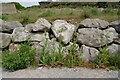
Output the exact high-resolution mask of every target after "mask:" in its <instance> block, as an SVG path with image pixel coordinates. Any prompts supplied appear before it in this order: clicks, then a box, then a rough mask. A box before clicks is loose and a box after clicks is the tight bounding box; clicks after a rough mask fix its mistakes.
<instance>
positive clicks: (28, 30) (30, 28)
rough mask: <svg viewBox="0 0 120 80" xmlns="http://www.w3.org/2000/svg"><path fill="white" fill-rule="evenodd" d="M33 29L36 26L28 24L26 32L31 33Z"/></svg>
mask: <svg viewBox="0 0 120 80" xmlns="http://www.w3.org/2000/svg"><path fill="white" fill-rule="evenodd" d="M33 27H34V24H27V25H26V26H25V31H26V32H31V31H32V29H33Z"/></svg>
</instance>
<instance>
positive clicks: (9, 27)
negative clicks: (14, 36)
mask: <svg viewBox="0 0 120 80" xmlns="http://www.w3.org/2000/svg"><path fill="white" fill-rule="evenodd" d="M0 22H1V20H0ZM22 26H23V25H22V24H21V23H20V22H19V21H11V22H6V21H2V24H1V25H0V31H2V32H9V33H12V31H13V29H14V28H16V27H22Z"/></svg>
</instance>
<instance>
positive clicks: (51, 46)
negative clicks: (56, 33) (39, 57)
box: [40, 39, 59, 54]
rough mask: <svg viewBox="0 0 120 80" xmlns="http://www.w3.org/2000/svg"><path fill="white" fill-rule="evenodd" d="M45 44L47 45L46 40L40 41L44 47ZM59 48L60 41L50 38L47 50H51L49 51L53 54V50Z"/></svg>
mask: <svg viewBox="0 0 120 80" xmlns="http://www.w3.org/2000/svg"><path fill="white" fill-rule="evenodd" d="M44 45H45V41H42V42H40V46H42V47H43V46H44ZM58 48H59V43H58V42H57V41H56V40H55V39H52V40H49V39H48V41H47V43H46V49H45V51H47V52H48V51H49V53H50V54H51V53H52V51H53V50H55V51H58Z"/></svg>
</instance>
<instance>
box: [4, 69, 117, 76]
mask: <svg viewBox="0 0 120 80" xmlns="http://www.w3.org/2000/svg"><path fill="white" fill-rule="evenodd" d="M2 77H3V78H118V71H112V70H110V71H107V70H105V69H88V68H61V69H60V68H49V69H48V68H43V67H39V68H37V69H31V68H28V69H23V70H18V71H15V72H8V71H2Z"/></svg>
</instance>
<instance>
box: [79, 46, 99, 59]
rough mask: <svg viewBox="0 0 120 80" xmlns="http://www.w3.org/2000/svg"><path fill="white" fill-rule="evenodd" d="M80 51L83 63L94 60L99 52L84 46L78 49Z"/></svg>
mask: <svg viewBox="0 0 120 80" xmlns="http://www.w3.org/2000/svg"><path fill="white" fill-rule="evenodd" d="M80 51H81V53H82V56H81V57H82V58H83V60H84V61H90V60H94V59H96V57H97V55H98V53H99V51H98V50H97V49H95V48H91V47H88V46H85V45H82V46H81V48H80Z"/></svg>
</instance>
